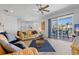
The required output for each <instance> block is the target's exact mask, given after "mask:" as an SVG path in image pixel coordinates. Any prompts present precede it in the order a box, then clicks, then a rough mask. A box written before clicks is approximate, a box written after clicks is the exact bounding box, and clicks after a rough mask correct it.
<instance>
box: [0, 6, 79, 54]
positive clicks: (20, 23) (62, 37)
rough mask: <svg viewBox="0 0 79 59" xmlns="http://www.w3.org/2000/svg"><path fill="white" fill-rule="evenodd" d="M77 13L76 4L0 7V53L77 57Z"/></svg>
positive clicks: (78, 23) (78, 8) (78, 32)
mask: <svg viewBox="0 0 79 59" xmlns="http://www.w3.org/2000/svg"><path fill="white" fill-rule="evenodd" d="M78 12H79V4H0V45H1V46H0V51H1V52H0V54H1V55H7V54H9V55H10V54H11V55H72V54H78V52H79V51H78V50H77V49H79V48H78V47H77V45H78V38H75V39H76V40H77V41H75V39H74V37H76V36H77V37H78V36H79V20H78V18H79V16H78V15H79V13H78ZM74 42H76V43H74ZM73 43H74V44H73ZM75 44H76V46H75ZM74 48H77V49H76V50H74ZM3 49H4V50H3ZM74 51H76V52H74Z"/></svg>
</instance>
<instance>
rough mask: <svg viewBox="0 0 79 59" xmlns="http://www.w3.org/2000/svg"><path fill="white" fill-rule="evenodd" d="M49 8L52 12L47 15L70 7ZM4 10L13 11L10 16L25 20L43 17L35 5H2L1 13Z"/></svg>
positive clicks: (0, 7)
mask: <svg viewBox="0 0 79 59" xmlns="http://www.w3.org/2000/svg"><path fill="white" fill-rule="evenodd" d="M49 6H50V7H49V8H48V9H49V10H50V12H49V13H45V15H47V14H50V13H53V12H56V11H58V10H60V9H63V8H66V7H68V6H70V5H69V4H50V5H49ZM4 9H7V10H10V11H11V10H12V11H13V13H8V14H9V15H11V16H15V17H20V18H24V19H25V20H35V19H39V18H40V17H41V16H43V15H42V14H41V13H40V12H37V11H35V9H37V6H36V5H35V4H0V11H1V12H2V11H3V10H4Z"/></svg>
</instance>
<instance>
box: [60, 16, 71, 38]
mask: <svg viewBox="0 0 79 59" xmlns="http://www.w3.org/2000/svg"><path fill="white" fill-rule="evenodd" d="M58 32H59V33H58V35H59V38H70V37H71V36H72V17H67V18H60V19H58Z"/></svg>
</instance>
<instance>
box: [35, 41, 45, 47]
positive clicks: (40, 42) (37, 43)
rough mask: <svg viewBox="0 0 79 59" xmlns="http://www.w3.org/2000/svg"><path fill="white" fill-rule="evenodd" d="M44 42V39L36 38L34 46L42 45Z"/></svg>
mask: <svg viewBox="0 0 79 59" xmlns="http://www.w3.org/2000/svg"><path fill="white" fill-rule="evenodd" d="M43 44H44V40H36V46H37V47H42V46H43Z"/></svg>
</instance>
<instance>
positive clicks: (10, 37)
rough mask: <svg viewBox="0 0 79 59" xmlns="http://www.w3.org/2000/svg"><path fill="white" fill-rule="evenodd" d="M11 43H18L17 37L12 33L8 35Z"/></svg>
mask: <svg viewBox="0 0 79 59" xmlns="http://www.w3.org/2000/svg"><path fill="white" fill-rule="evenodd" d="M6 36H7V38H8V41H9V42H12V41H16V40H17V39H16V37H15V36H14V35H12V34H10V33H6Z"/></svg>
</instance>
